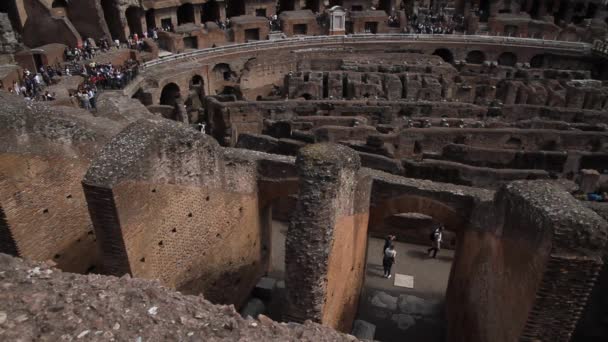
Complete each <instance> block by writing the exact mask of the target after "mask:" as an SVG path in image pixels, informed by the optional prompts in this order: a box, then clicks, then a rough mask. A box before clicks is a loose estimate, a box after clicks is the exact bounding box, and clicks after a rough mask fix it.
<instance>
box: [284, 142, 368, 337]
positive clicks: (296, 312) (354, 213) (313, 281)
mask: <svg viewBox="0 0 608 342" xmlns="http://www.w3.org/2000/svg"><path fill="white" fill-rule="evenodd" d="M296 167H297V169H298V173H299V176H300V189H299V195H298V200H297V204H296V210H295V213H294V215H293V217H292V219H291V222H290V225H289V229H288V232H287V240H286V248H285V264H286V271H287V276H286V288H287V316H288V317H287V318H288V319H289V320H294V321H300V322H301V321H304V320H306V319H310V320H313V321H316V322H321V323H323V324H325V325H329V326H331V327H334V328H337V329H339V330H343V331H350V329H351V327H352V323H353V320H354V316H355V313H356V309H357V304H358V300H359V293H360V290H361V286H362V284H363V277H364V270H365V255H366V250H367V221H368V208H369V196H370V190H371V178H370V177H369V175H367V174H366V173H365V172H364V171H360V170H359V168H360V160H359V157H358V156H357V154H356V153H355V152H354V151H353V150H350V149H349V148H347V147H344V146H339V145H333V144H315V145H310V146H307V147H305V148H303V149H301V150H300V153H299V154H298V157H297V159H296Z"/></svg>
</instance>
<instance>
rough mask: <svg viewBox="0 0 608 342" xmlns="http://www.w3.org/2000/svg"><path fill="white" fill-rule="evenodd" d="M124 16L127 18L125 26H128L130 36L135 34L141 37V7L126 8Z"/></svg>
mask: <svg viewBox="0 0 608 342" xmlns="http://www.w3.org/2000/svg"><path fill="white" fill-rule="evenodd" d="M125 16H126V17H127V24H128V25H129V32H130V34H131V35H134V34H136V33H137V34H138V35H139V36H140V37H141V35H142V34H143V33H144V32H143V27H142V24H141V19H142V16H143V10H142V9H141V7H135V6H131V7H129V8H127V11H126V12H125Z"/></svg>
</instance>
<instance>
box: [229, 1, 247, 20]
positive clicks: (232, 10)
mask: <svg viewBox="0 0 608 342" xmlns="http://www.w3.org/2000/svg"><path fill="white" fill-rule="evenodd" d="M239 15H245V0H229V1H227V3H226V16H227V17H229V18H230V17H237V16H239Z"/></svg>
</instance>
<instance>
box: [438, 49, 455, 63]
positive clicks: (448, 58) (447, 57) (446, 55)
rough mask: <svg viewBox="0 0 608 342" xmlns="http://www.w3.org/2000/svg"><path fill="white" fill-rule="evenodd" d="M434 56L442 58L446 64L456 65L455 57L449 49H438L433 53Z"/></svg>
mask: <svg viewBox="0 0 608 342" xmlns="http://www.w3.org/2000/svg"><path fill="white" fill-rule="evenodd" d="M433 55H435V56H439V57H441V59H443V61H444V62H446V63H450V64H452V63H454V55H453V54H452V51H450V50H448V49H437V50H435V52H433Z"/></svg>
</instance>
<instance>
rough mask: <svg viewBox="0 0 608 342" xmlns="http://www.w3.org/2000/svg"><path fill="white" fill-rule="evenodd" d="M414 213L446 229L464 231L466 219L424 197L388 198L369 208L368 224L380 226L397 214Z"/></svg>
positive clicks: (444, 205) (449, 208)
mask: <svg viewBox="0 0 608 342" xmlns="http://www.w3.org/2000/svg"><path fill="white" fill-rule="evenodd" d="M404 212H415V213H420V214H424V215H428V216H431V217H432V218H433V220H435V221H437V222H440V223H442V224H443V225H444V226H445V227H446V229H448V230H451V231H454V232H459V231H463V230H464V229H465V226H466V223H467V219H466V218H465V217H463V216H462V215H461V214H459V213H458V212H457V211H456V210H455V209H454V208H452V207H451V206H449V205H447V204H445V203H443V202H441V201H438V200H435V199H432V198H428V197H424V196H416V195H404V196H399V197H393V198H389V199H387V200H384V201H382V202H379V203H374V204H373V205H372V206H371V207H370V215H369V224H370V226H373V225H380V224H382V223H383V222H384V219H385V218H387V217H389V216H392V215H395V214H399V213H404Z"/></svg>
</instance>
